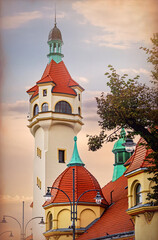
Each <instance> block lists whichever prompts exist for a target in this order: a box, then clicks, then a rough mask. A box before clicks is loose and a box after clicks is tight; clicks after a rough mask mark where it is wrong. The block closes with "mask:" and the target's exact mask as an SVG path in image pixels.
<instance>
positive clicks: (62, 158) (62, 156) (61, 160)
mask: <svg viewBox="0 0 158 240" xmlns="http://www.w3.org/2000/svg"><path fill="white" fill-rule="evenodd" d="M58 160H59V163H64V162H65V150H58Z"/></svg>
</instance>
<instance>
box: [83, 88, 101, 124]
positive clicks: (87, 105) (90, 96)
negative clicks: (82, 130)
mask: <svg viewBox="0 0 158 240" xmlns="http://www.w3.org/2000/svg"><path fill="white" fill-rule="evenodd" d="M99 95H100V92H99V91H89V92H87V94H86V99H85V100H84V101H83V106H82V111H83V117H84V121H90V122H97V121H98V119H99V117H98V115H97V102H96V99H95V97H96V96H99Z"/></svg>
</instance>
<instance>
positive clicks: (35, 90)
mask: <svg viewBox="0 0 158 240" xmlns="http://www.w3.org/2000/svg"><path fill="white" fill-rule="evenodd" d="M38 91H39V89H38V86H37V85H35V86H33V87H32V88H30V89H29V90H28V91H27V93H32V96H31V98H30V100H31V99H32V98H34V97H35V96H37V95H38Z"/></svg>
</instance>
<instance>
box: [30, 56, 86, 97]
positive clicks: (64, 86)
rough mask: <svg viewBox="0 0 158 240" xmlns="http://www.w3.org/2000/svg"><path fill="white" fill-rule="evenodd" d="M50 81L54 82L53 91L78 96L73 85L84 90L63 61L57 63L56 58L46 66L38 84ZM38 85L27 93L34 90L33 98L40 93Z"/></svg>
mask: <svg viewBox="0 0 158 240" xmlns="http://www.w3.org/2000/svg"><path fill="white" fill-rule="evenodd" d="M49 82H51V83H53V84H54V87H53V89H52V92H53V93H63V94H70V95H74V96H76V92H75V90H73V89H72V88H73V87H75V86H78V87H80V88H81V89H82V90H84V89H83V88H82V87H81V86H80V85H79V84H78V83H77V82H75V81H74V80H73V79H72V78H71V76H70V74H69V72H68V70H67V68H66V66H65V64H64V62H63V61H61V62H60V63H56V62H55V61H54V60H51V62H50V63H49V64H48V65H47V66H46V69H45V71H44V73H43V75H42V78H41V79H40V80H39V81H38V82H37V83H36V84H37V85H39V84H42V83H49ZM37 85H35V86H34V87H33V88H31V89H29V90H28V91H27V93H31V92H34V94H33V95H32V97H31V99H32V98H33V97H35V96H36V95H37V94H38V86H37Z"/></svg>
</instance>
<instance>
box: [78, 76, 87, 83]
mask: <svg viewBox="0 0 158 240" xmlns="http://www.w3.org/2000/svg"><path fill="white" fill-rule="evenodd" d="M76 79H77V82H81V83H88V82H89V80H88V79H87V78H86V77H76Z"/></svg>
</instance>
